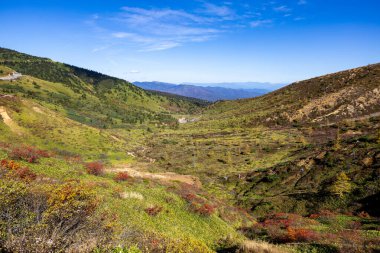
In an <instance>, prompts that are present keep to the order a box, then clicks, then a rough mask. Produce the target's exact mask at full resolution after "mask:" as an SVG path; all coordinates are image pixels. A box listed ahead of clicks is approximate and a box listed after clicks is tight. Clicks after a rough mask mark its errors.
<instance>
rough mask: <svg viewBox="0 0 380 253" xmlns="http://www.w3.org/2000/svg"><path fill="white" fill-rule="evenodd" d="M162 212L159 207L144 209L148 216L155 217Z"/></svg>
mask: <svg viewBox="0 0 380 253" xmlns="http://www.w3.org/2000/svg"><path fill="white" fill-rule="evenodd" d="M161 211H162V207H161V206H152V207H148V208H146V209H145V212H146V213H147V214H149V215H150V216H156V215H157V214H159V213H160V212H161Z"/></svg>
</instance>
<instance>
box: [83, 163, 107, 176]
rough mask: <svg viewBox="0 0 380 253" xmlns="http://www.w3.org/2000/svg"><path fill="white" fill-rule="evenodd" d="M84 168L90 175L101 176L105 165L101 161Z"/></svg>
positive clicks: (86, 165) (88, 164)
mask: <svg viewBox="0 0 380 253" xmlns="http://www.w3.org/2000/svg"><path fill="white" fill-rule="evenodd" d="M84 167H85V168H86V171H87V173H88V174H91V175H95V176H99V175H102V174H103V173H104V165H103V163H102V162H100V161H96V162H89V163H85V165H84Z"/></svg>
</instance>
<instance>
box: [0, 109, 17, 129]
mask: <svg viewBox="0 0 380 253" xmlns="http://www.w3.org/2000/svg"><path fill="white" fill-rule="evenodd" d="M0 115H1V117H2V118H3V121H4V123H5V125H7V126H8V127H9V128H10V129H11V130H12V131H13V132H15V133H17V134H20V132H21V130H20V127H19V126H18V125H17V124H16V123H15V122H14V121H13V120H12V118H11V117H9V114H8V113H7V111H6V110H5V107H4V106H0Z"/></svg>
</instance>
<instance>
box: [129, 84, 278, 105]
mask: <svg viewBox="0 0 380 253" xmlns="http://www.w3.org/2000/svg"><path fill="white" fill-rule="evenodd" d="M134 84H135V85H136V86H138V87H140V88H143V89H145V90H154V91H161V92H167V93H172V94H176V95H181V96H186V97H193V98H198V99H203V100H207V101H217V100H233V99H240V98H253V97H257V96H261V95H264V94H266V93H268V92H270V91H273V90H275V89H278V88H280V87H282V86H283V85H280V84H270V83H203V84H190V83H189V84H172V83H163V82H134ZM232 87H233V88H232ZM235 87H236V88H235Z"/></svg>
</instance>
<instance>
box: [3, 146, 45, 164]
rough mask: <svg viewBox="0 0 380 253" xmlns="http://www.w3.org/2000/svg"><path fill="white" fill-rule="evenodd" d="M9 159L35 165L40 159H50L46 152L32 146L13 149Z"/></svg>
mask: <svg viewBox="0 0 380 253" xmlns="http://www.w3.org/2000/svg"><path fill="white" fill-rule="evenodd" d="M9 157H10V158H12V159H16V160H24V161H27V162H29V163H36V162H38V159H39V158H41V157H50V154H49V153H48V152H47V151H44V150H40V149H37V148H35V147H32V146H20V147H16V148H13V149H12V150H11V152H10V153H9Z"/></svg>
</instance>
